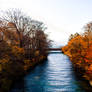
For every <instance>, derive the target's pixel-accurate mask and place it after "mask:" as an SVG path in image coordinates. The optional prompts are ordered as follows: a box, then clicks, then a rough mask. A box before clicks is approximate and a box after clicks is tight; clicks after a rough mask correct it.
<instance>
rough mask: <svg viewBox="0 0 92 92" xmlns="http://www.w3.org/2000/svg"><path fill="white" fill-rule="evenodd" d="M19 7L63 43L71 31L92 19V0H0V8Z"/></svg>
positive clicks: (51, 35)
mask: <svg viewBox="0 0 92 92" xmlns="http://www.w3.org/2000/svg"><path fill="white" fill-rule="evenodd" d="M9 8H20V9H22V11H23V12H25V13H27V14H28V15H29V16H31V17H32V19H36V20H39V21H42V22H44V24H46V26H47V27H48V29H47V30H46V31H47V33H48V34H49V37H50V39H52V40H54V41H56V42H59V43H60V44H65V43H66V42H67V40H68V37H69V35H70V34H71V33H75V32H81V31H82V30H83V26H84V25H85V24H86V23H88V22H90V21H92V0H0V9H1V10H7V9H9Z"/></svg>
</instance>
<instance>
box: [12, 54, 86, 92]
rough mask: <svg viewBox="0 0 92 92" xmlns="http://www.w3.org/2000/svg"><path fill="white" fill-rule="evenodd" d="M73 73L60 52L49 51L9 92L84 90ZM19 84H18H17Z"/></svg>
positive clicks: (67, 91)
mask: <svg viewBox="0 0 92 92" xmlns="http://www.w3.org/2000/svg"><path fill="white" fill-rule="evenodd" d="M79 82H80V81H78V80H77V79H76V78H75V75H74V72H73V69H72V65H71V62H70V61H69V59H68V57H67V56H66V55H63V54H62V53H51V54H49V55H48V59H47V61H46V62H44V63H43V64H40V65H38V66H37V67H36V68H35V69H34V70H33V71H31V72H30V73H29V74H28V75H27V76H26V77H25V78H24V85H23V86H22V87H15V88H13V89H12V91H11V92H85V91H84V90H83V89H81V86H80V85H79ZM19 85H20V84H19Z"/></svg>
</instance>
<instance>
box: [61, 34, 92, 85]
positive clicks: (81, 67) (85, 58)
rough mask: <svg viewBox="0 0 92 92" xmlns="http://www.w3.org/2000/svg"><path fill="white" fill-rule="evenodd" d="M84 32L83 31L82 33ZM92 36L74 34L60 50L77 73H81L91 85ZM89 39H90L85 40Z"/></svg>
mask: <svg viewBox="0 0 92 92" xmlns="http://www.w3.org/2000/svg"><path fill="white" fill-rule="evenodd" d="M84 34H85V33H84ZM91 37H92V36H89V35H86V36H85V35H83V34H82V35H80V34H78V33H77V34H74V35H72V38H70V40H69V42H68V44H67V45H66V46H64V47H62V52H63V53H64V54H66V55H67V56H68V57H69V58H70V60H71V61H72V64H73V66H74V68H76V70H77V73H79V75H81V77H82V78H83V79H84V80H87V81H88V82H89V84H90V86H92V40H91ZM87 39H90V41H86V40H87Z"/></svg>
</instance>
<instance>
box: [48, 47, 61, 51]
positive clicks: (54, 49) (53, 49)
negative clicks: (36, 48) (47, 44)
mask: <svg viewBox="0 0 92 92" xmlns="http://www.w3.org/2000/svg"><path fill="white" fill-rule="evenodd" d="M47 50H48V51H61V48H48V49H47Z"/></svg>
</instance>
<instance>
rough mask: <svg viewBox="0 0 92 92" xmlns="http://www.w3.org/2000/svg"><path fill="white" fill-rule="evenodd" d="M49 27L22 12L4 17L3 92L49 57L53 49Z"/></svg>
mask: <svg viewBox="0 0 92 92" xmlns="http://www.w3.org/2000/svg"><path fill="white" fill-rule="evenodd" d="M45 29H46V27H45V25H44V24H43V23H42V22H39V21H36V20H33V19H31V18H30V17H29V16H26V15H25V14H24V13H23V12H22V11H20V10H18V9H10V10H8V11H5V12H3V14H2V16H0V92H7V91H8V90H9V89H10V87H11V85H12V83H13V81H14V80H17V79H18V78H19V77H20V76H23V75H24V73H25V71H27V70H28V69H30V68H31V67H33V66H34V65H35V64H37V63H39V62H40V61H42V60H43V59H45V58H46V56H47V54H48V53H47V51H46V49H48V48H49V46H50V42H51V41H50V40H48V38H47V37H48V36H47V34H45Z"/></svg>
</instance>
